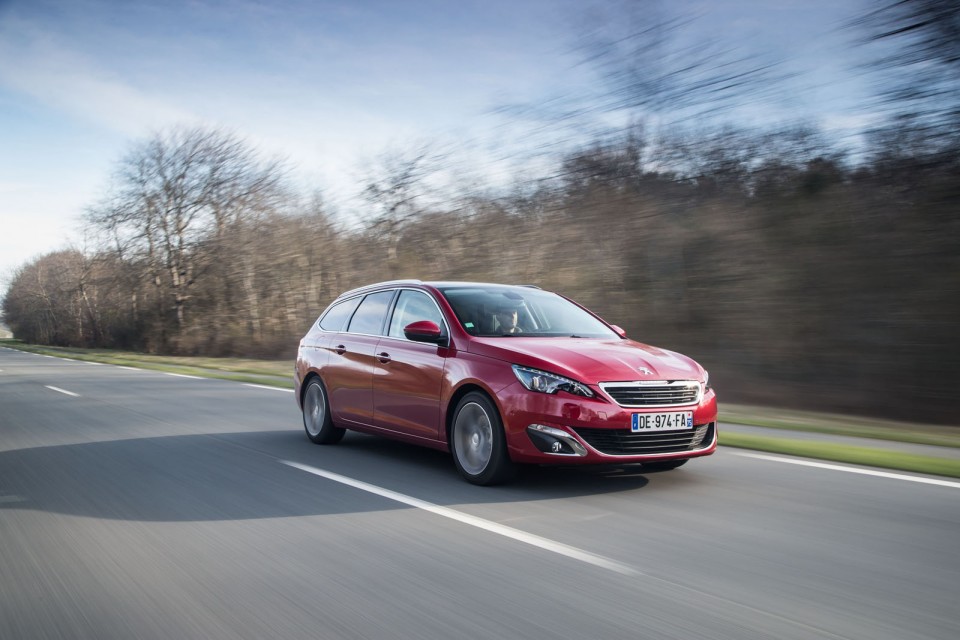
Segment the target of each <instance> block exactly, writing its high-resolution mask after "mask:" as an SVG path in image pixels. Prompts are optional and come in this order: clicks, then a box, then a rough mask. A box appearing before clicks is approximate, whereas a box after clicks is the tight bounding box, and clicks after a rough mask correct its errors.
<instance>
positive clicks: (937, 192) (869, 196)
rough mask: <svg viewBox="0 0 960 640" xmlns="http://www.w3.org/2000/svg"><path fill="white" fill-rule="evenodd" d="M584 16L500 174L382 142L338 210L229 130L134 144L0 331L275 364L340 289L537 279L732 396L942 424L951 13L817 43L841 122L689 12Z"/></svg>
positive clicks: (793, 79)
mask: <svg viewBox="0 0 960 640" xmlns="http://www.w3.org/2000/svg"><path fill="white" fill-rule="evenodd" d="M0 4H2V3H0ZM720 4H722V3H720ZM228 5H229V3H228V4H227V5H224V7H222V8H223V10H224V11H226V10H228V9H229V6H228ZM451 7H452V5H451ZM584 7H585V8H584V9H583V11H582V12H579V13H572V14H571V16H570V20H569V22H570V24H571V27H570V46H569V49H568V50H566V51H565V53H564V55H566V56H569V57H571V58H572V59H573V60H574V61H575V63H574V64H573V66H571V67H570V69H569V76H568V77H569V78H570V83H569V84H566V83H565V82H563V81H562V80H561V81H560V82H558V83H556V85H555V90H553V91H549V92H547V93H546V94H544V95H541V96H539V97H534V98H532V99H524V100H519V101H516V100H507V99H505V100H502V101H500V102H498V103H497V104H494V105H493V106H491V108H490V110H489V111H488V112H487V113H486V114H485V115H486V116H487V117H490V116H493V117H495V119H496V120H497V122H498V123H499V124H497V125H496V127H495V129H494V131H495V134H494V140H495V143H494V144H492V145H489V146H488V148H487V151H488V153H487V155H486V156H485V157H486V158H487V159H486V160H485V162H488V163H489V159H490V158H493V159H494V160H495V161H496V162H495V163H494V164H495V166H496V168H491V167H493V166H494V165H490V164H486V165H483V166H481V164H480V161H479V160H478V159H477V154H476V153H475V149H472V148H468V147H469V145H467V144H466V143H465V144H464V145H463V146H462V147H461V146H459V145H457V144H455V143H453V144H451V142H450V141H449V140H442V139H438V140H429V139H426V140H424V139H418V140H416V141H412V142H408V143H402V144H393V145H392V146H390V147H389V148H385V149H384V150H382V151H381V152H379V153H377V154H376V155H375V156H374V157H372V158H371V159H370V160H369V161H368V162H366V163H364V164H363V166H362V167H361V169H360V170H359V171H358V172H357V174H356V177H355V180H354V182H353V185H352V186H353V187H354V192H355V194H356V199H355V203H354V204H353V205H352V206H346V205H343V204H342V203H339V202H334V201H333V200H332V199H330V198H329V197H328V196H327V195H326V192H325V191H324V185H323V184H321V183H317V184H314V185H306V186H304V184H303V181H302V180H294V179H292V178H291V167H290V166H289V163H288V162H287V161H285V160H282V159H276V158H274V157H272V156H269V155H267V154H265V153H263V152H261V151H259V150H258V149H257V147H255V146H254V145H252V144H250V143H249V142H248V141H247V140H246V138H245V135H244V132H243V131H235V130H228V129H225V128H222V127H219V126H216V125H211V124H197V123H181V124H175V125H170V126H165V127H162V128H160V129H157V130H154V131H152V132H151V131H144V132H143V133H142V134H140V135H132V136H130V140H129V143H128V145H127V151H126V152H125V153H124V154H123V155H122V156H121V157H119V158H117V160H116V161H115V164H114V165H113V167H112V171H111V173H110V175H109V176H104V181H105V182H108V184H109V187H108V188H106V189H105V190H104V192H103V194H102V195H100V196H98V197H97V198H96V199H94V200H93V201H91V202H87V203H85V206H84V213H83V215H82V227H83V230H82V231H81V232H78V235H77V237H76V239H75V242H74V243H73V245H72V246H71V247H70V248H65V249H62V250H57V251H52V252H49V253H46V254H44V255H41V256H38V257H36V258H34V259H31V260H28V261H27V262H25V263H24V264H22V265H20V266H19V267H17V268H16V269H15V270H14V271H13V273H11V274H9V276H8V278H7V280H8V285H9V286H8V289H7V293H6V296H5V298H4V299H3V314H4V320H5V323H6V324H7V325H8V326H9V327H10V329H12V331H13V332H14V334H15V337H16V338H18V339H21V340H24V341H28V342H35V343H42V344H54V345H68V346H81V347H109V348H122V349H135V350H143V351H147V352H151V353H171V354H187V355H189V354H197V355H199V354H203V355H209V356H256V357H264V358H287V357H289V358H292V357H293V356H294V354H295V350H296V346H297V341H298V339H299V338H300V336H302V335H303V333H304V332H305V330H306V328H307V327H308V326H309V324H310V323H311V322H312V321H313V320H314V319H315V318H316V316H317V315H318V314H319V313H320V311H322V310H323V308H324V307H325V306H326V305H327V304H328V303H329V302H330V301H331V300H332V299H333V297H335V296H336V295H337V294H338V293H340V292H342V291H344V290H346V289H349V288H352V287H355V286H359V285H362V284H366V283H369V282H374V281H380V280H385V279H392V278H420V279H445V280H458V279H459V280H474V281H493V282H507V283H531V284H537V285H539V286H542V287H544V288H546V289H551V290H554V291H558V292H560V293H563V294H564V295H567V296H569V297H572V298H574V299H575V300H578V301H580V302H581V303H583V304H585V305H586V306H588V307H590V308H591V309H593V310H594V311H596V312H597V313H599V314H600V315H602V316H603V317H604V318H605V319H606V320H607V321H609V322H612V323H616V324H619V325H621V326H622V327H623V328H624V329H626V331H627V333H628V335H629V336H630V337H632V338H633V339H636V340H640V341H642V342H647V343H650V344H654V345H658V346H662V347H666V348H671V349H675V350H678V351H681V352H684V353H687V354H689V355H690V356H692V357H694V358H696V359H697V360H698V361H700V362H701V363H702V364H703V365H704V366H705V367H706V368H707V369H708V370H709V371H710V372H711V379H712V380H713V382H714V385H715V386H716V387H717V388H718V390H719V392H720V393H721V394H722V398H723V399H724V400H726V401H739V402H749V403H757V404H767V405H773V406H785V407H791V406H792V407H804V408H812V409H820V410H839V411H846V412H851V413H858V414H864V415H875V416H882V417H890V418H900V419H910V420H918V421H931V422H942V423H949V424H956V417H955V415H956V414H955V408H954V407H955V400H954V398H955V396H956V389H957V388H958V387H960V340H958V338H957V329H958V321H957V320H958V318H960V247H958V240H957V239H958V237H960V235H958V230H960V215H958V214H960V208H958V204H960V7H958V5H957V3H956V2H955V1H953V0H903V1H901V2H892V1H885V2H880V3H871V2H864V3H856V2H851V3H849V6H848V7H846V10H847V13H848V14H849V15H848V16H847V17H846V18H845V19H843V20H841V21H838V22H835V23H834V24H833V25H832V26H830V28H829V33H831V34H832V35H833V36H834V37H837V38H839V39H840V40H842V41H843V42H845V43H846V45H845V46H846V47H848V49H847V50H846V52H847V54H848V56H847V57H845V60H847V61H848V62H849V67H850V70H851V73H850V76H849V77H850V78H854V79H856V83H862V86H864V87H867V89H868V91H867V92H866V94H865V97H864V98H863V104H862V111H861V112H860V115H861V116H862V117H854V118H851V120H850V121H849V122H848V123H847V126H846V128H844V129H840V128H837V127H831V126H828V125H827V124H825V123H824V122H823V121H818V120H816V119H811V118H806V117H802V118H791V117H789V114H790V105H791V104H794V103H795V104H798V105H799V104H801V103H803V102H804V101H807V100H810V99H811V95H819V93H818V92H817V91H815V90H814V89H811V88H809V87H807V88H806V89H804V88H803V85H802V84H800V83H798V82H797V77H798V71H797V69H796V65H794V64H791V62H792V61H791V60H790V59H788V58H784V57H783V56H782V55H781V53H778V51H777V49H776V47H773V48H770V47H768V46H766V47H765V46H757V47H753V46H752V44H753V43H750V42H731V41H730V40H729V38H725V35H729V34H728V33H725V31H724V30H723V29H721V28H717V29H716V30H715V33H714V34H713V36H711V37H705V36H704V35H703V34H704V33H710V30H709V29H704V25H703V17H702V16H701V15H698V13H697V11H696V5H695V4H686V3H681V4H676V5H675V4H672V3H658V2H608V3H599V4H597V5H592V6H590V7H586V5H584ZM434 9H435V10H437V11H444V10H446V11H453V10H454V9H452V8H450V7H447V6H446V3H440V4H439V5H438V6H436V7H434ZM574 25H575V26H574ZM761 40H762V39H761ZM758 42H760V40H758ZM186 72H187V71H185V73H186ZM409 73H410V80H411V82H415V81H416V77H417V75H416V74H417V70H416V69H415V68H411V69H410V70H409ZM503 73H504V74H505V75H509V73H510V70H509V69H504V70H503ZM813 73H814V77H815V74H816V70H814V71H813ZM588 76H589V77H590V78H593V79H594V80H591V81H590V82H586V83H585V82H582V81H581V80H582V78H583V77H588ZM575 79H577V80H576V81H575ZM822 82H823V83H824V84H825V85H829V84H831V83H832V82H833V79H832V78H831V77H827V76H824V78H823V79H822ZM815 85H816V83H814V86H815ZM857 86H861V85H859V84H858V85H857ZM853 87H854V83H853V82H852V81H851V84H850V87H849V89H850V90H851V91H852V90H853ZM821 88H822V87H821ZM847 88H848V87H845V86H832V87H830V90H831V92H832V93H830V95H833V94H834V93H840V94H842V93H843V91H844V90H845V89H847ZM826 94H827V93H826V92H825V93H823V95H826ZM454 97H455V96H451V100H452V99H454ZM388 101H389V99H388ZM770 105H777V106H778V109H775V110H771V109H769V108H768V107H769V106H770ZM397 108H400V105H399V104H398V105H397ZM797 111H798V112H799V111H800V109H799V108H798V109H797ZM771 113H776V114H780V115H779V116H777V117H772V116H771V115H770V114H771ZM783 114H787V116H784V115H783ZM863 114H867V115H863ZM504 174H506V177H505V175H504ZM108 178H109V180H108Z"/></svg>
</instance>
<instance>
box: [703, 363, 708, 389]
mask: <svg viewBox="0 0 960 640" xmlns="http://www.w3.org/2000/svg"><path fill="white" fill-rule="evenodd" d="M709 390H710V372H709V371H707V370H706V369H704V370H703V392H704V393H706V392H707V391H709Z"/></svg>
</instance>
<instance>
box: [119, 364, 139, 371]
mask: <svg viewBox="0 0 960 640" xmlns="http://www.w3.org/2000/svg"><path fill="white" fill-rule="evenodd" d="M116 367H117V369H126V370H127V371H143V369H137V368H136V367H125V366H123V365H122V364H118V365H116Z"/></svg>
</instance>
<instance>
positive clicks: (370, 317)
mask: <svg viewBox="0 0 960 640" xmlns="http://www.w3.org/2000/svg"><path fill="white" fill-rule="evenodd" d="M395 294H396V291H395V290H393V289H390V290H388V291H378V292H376V293H370V294H367V295H366V296H365V297H364V298H363V300H362V301H361V302H360V304H359V306H358V307H357V309H356V311H354V312H353V317H351V318H350V321H349V323H348V324H347V327H346V330H345V331H342V332H340V333H337V334H335V335H334V336H333V337H332V339H331V340H330V342H328V343H327V344H326V345H325V346H326V349H327V350H328V351H329V354H330V355H329V360H328V361H327V364H326V366H325V367H324V368H323V371H324V375H323V379H324V383H325V384H326V386H327V394H328V396H329V398H330V412H331V415H332V417H333V419H334V420H335V421H337V422H342V423H344V425H345V426H346V425H349V424H360V425H372V424H373V369H374V362H375V359H374V358H375V354H376V350H377V343H378V342H380V338H381V335H382V332H383V328H384V323H385V321H386V316H387V310H388V309H389V308H390V302H391V301H392V300H393V296H394V295H395Z"/></svg>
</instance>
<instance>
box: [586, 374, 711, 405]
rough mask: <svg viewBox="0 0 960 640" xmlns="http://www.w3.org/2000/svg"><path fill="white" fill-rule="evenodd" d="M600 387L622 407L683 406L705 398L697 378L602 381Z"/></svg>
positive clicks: (696, 402)
mask: <svg viewBox="0 0 960 640" xmlns="http://www.w3.org/2000/svg"><path fill="white" fill-rule="evenodd" d="M600 388H601V389H603V391H604V393H606V394H607V395H608V396H610V397H611V398H612V399H613V401H614V402H616V403H617V404H618V405H620V406H621V407H683V406H687V405H694V404H698V403H699V402H700V400H701V399H702V398H703V386H702V385H701V384H700V383H699V382H698V381H696V380H641V381H638V382H601V383H600Z"/></svg>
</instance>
